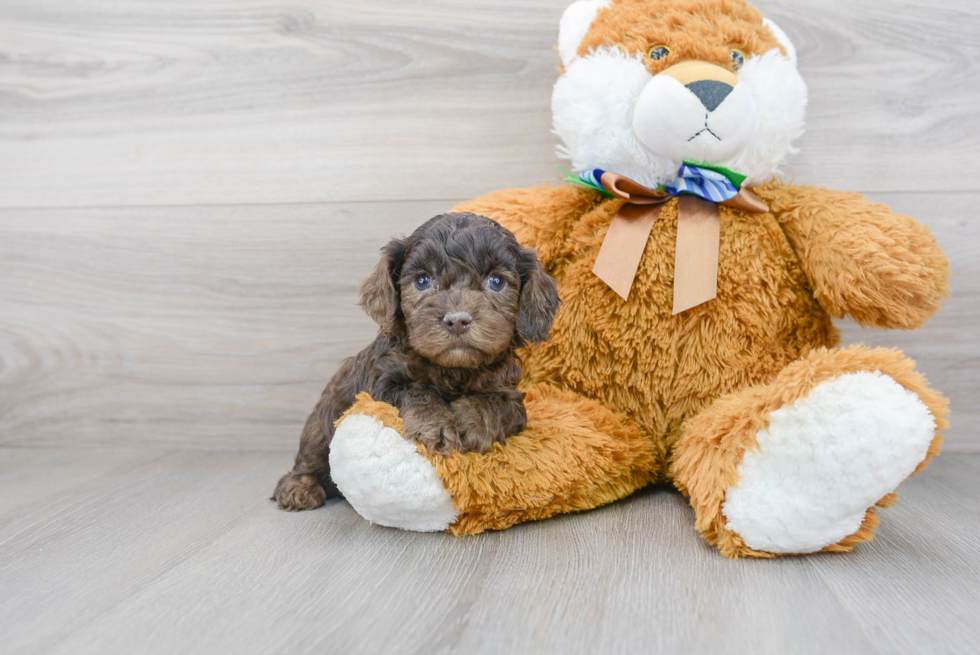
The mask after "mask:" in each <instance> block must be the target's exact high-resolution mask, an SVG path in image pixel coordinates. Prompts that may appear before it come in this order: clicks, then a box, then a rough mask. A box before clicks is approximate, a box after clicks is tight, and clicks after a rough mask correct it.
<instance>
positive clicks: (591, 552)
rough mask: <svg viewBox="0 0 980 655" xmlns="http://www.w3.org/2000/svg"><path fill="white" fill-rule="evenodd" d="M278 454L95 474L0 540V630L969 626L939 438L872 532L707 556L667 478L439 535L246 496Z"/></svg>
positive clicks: (475, 643)
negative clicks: (564, 510) (807, 545)
mask: <svg viewBox="0 0 980 655" xmlns="http://www.w3.org/2000/svg"><path fill="white" fill-rule="evenodd" d="M3 452H6V451H4V450H0V455H2V453H3ZM42 457H43V453H42ZM41 461H44V460H41ZM35 468H36V469H37V470H38V471H43V470H44V469H43V467H42V466H36V467H35ZM279 470H280V469H279V459H278V456H277V455H276V454H274V453H252V454H235V453H207V454H204V453H175V454H172V455H171V456H169V457H167V458H165V459H163V460H161V461H160V462H159V463H158V464H157V465H156V466H155V468H154V470H153V471H141V472H140V473H138V474H136V475H133V476H129V477H127V476H126V474H125V473H123V472H116V473H114V474H113V475H112V476H108V477H106V478H105V479H104V482H103V489H102V490H101V491H98V492H96V493H93V494H91V495H90V496H89V497H87V498H83V499H79V502H78V503H76V504H75V505H73V506H72V507H71V508H70V509H68V510H66V511H64V512H62V513H61V514H60V515H58V516H56V517H54V518H52V519H51V520H49V521H46V522H45V523H44V524H43V525H38V526H34V527H32V528H31V529H30V530H29V531H25V532H24V533H22V534H20V535H18V536H17V538H16V539H14V540H7V541H6V542H5V543H3V544H2V545H0V590H2V591H3V593H2V594H0V625H3V626H5V630H4V639H5V646H7V647H6V648H5V652H12V653H23V654H24V655H27V654H29V653H41V652H44V653H72V654H76V653H100V654H105V655H111V654H112V653H117V652H118V653H122V652H134V651H135V652H141V653H173V652H181V653H214V652H236V653H243V654H247V653H268V652H292V653H297V654H301V653H307V652H310V653H314V652H315V653H322V652H343V653H377V652H393V651H396V650H397V651H398V652H406V653H409V652H419V653H422V652H439V653H452V652H465V653H493V652H536V653H537V652H540V653H547V652H555V653H559V652H560V653H580V652H581V653H585V652H591V653H595V652H623V653H629V652H648V653H649V652H652V653H681V652H683V653H692V654H697V653H712V652H719V651H720V650H725V651H726V652H752V653H760V654H766V653H779V654H780V655H782V654H784V653H787V652H793V653H797V652H798V653H826V652H862V653H911V652H935V653H962V652H973V651H975V650H976V645H977V644H978V643H980V641H978V640H980V628H978V627H977V626H976V622H975V621H973V620H972V617H973V616H975V615H976V613H977V612H978V611H980V596H978V594H977V590H978V589H980V585H978V584H977V583H978V582H980V580H978V579H977V570H978V569H980V542H978V540H977V536H976V535H977V533H978V531H980V505H978V500H977V497H978V496H977V480H978V474H980V456H976V455H973V456H969V455H964V456H960V457H959V458H952V457H943V458H940V459H938V460H937V461H936V462H935V463H934V464H933V466H932V467H930V468H929V469H927V470H926V471H925V472H924V473H922V474H921V475H920V476H917V477H916V478H914V479H913V480H911V481H910V482H908V483H907V484H906V485H905V486H904V487H903V488H902V496H903V503H902V504H900V505H899V506H898V507H896V508H893V509H891V510H887V511H885V512H884V513H883V514H884V522H883V526H882V529H881V531H880V536H879V538H878V539H877V540H875V541H874V542H872V543H871V544H865V545H862V546H860V547H859V548H858V549H857V550H856V551H855V552H853V553H851V554H848V555H816V556H811V557H795V558H783V559H779V560H774V561H755V560H739V561H732V560H726V559H724V558H722V557H721V556H720V555H718V554H717V553H716V552H715V551H714V550H713V549H712V548H711V547H709V546H708V545H707V544H705V543H704V542H702V541H701V540H700V539H699V538H698V537H697V535H696V533H695V532H694V529H693V514H692V512H691V510H690V508H689V507H688V506H687V504H686V502H685V501H684V499H683V498H681V497H680V496H679V495H678V494H676V493H674V492H670V491H667V490H665V489H660V488H653V489H649V490H646V491H644V492H641V493H639V494H636V495H634V496H633V497H631V498H630V499H627V500H625V501H622V502H619V503H615V504H613V505H611V506H608V507H606V508H603V509H600V510H596V511H592V512H587V513H584V514H580V515H574V516H565V517H559V518H555V519H551V520H548V521H543V522H539V523H533V524H527V525H524V526H520V527H517V528H513V529H510V530H506V531H504V532H498V533H488V534H484V535H478V536H475V537H465V538H454V537H450V536H448V535H445V534H417V533H407V532H402V531H398V530H391V529H386V528H380V527H377V526H372V525H370V524H368V523H367V522H365V521H363V520H362V519H360V518H359V517H358V516H357V515H356V514H355V513H354V512H353V510H351V509H350V507H349V506H348V505H346V503H343V502H342V501H337V502H332V503H330V504H328V505H327V506H326V507H325V508H323V509H321V510H318V511H316V512H304V513H300V514H288V513H285V512H281V511H279V510H276V509H275V508H274V507H273V506H272V505H271V503H268V502H267V501H266V500H265V497H266V495H267V494H268V488H269V485H270V484H271V483H272V481H273V479H274V477H275V475H276V474H277V473H278V471H279ZM3 475H4V474H3V473H0V484H3V481H2V478H3ZM40 475H42V476H43V475H44V474H43V473H40ZM147 508H152V511H147Z"/></svg>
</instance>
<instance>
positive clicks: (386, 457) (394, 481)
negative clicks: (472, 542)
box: [330, 385, 664, 534]
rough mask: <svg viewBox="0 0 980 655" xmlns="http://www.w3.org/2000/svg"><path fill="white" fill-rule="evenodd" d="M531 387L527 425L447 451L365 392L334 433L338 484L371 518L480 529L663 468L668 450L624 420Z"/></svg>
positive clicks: (596, 496) (543, 513) (579, 500)
mask: <svg viewBox="0 0 980 655" xmlns="http://www.w3.org/2000/svg"><path fill="white" fill-rule="evenodd" d="M527 392H528V393H527V398H526V399H525V405H526V407H527V413H528V425H527V428H526V429H525V430H524V432H522V433H521V434H519V435H517V436H514V437H511V438H509V439H508V440H507V444H506V445H501V444H494V446H493V447H492V448H491V449H490V451H489V452H487V453H486V454H482V455H481V454H478V453H469V454H465V455H461V454H459V453H457V452H454V453H451V454H450V455H448V456H442V455H438V454H433V453H428V452H427V451H426V449H425V447H424V446H422V445H420V444H416V443H414V442H409V441H406V440H405V439H404V438H402V436H401V429H402V423H401V419H400V418H399V417H398V411H397V410H396V409H395V408H394V407H392V406H390V405H385V404H384V403H379V402H375V401H372V400H371V399H370V398H369V397H367V396H366V395H362V396H361V397H359V399H358V402H357V403H356V404H355V405H354V406H353V407H352V408H351V409H350V410H349V411H348V412H347V413H346V414H345V416H344V418H343V419H342V420H341V421H340V422H339V423H338V426H337V430H336V432H335V433H334V439H333V442H332V444H331V450H330V466H331V471H332V475H333V479H334V482H335V483H336V484H337V486H338V487H339V488H340V490H341V491H342V492H343V494H344V497H345V498H346V499H347V500H348V502H350V504H351V505H352V506H353V507H354V509H355V510H357V512H358V513H359V514H361V516H363V517H364V518H366V519H367V520H369V521H371V522H373V523H380V524H382V525H387V526H391V527H397V528H402V529H405V530H417V531H437V530H449V531H450V532H453V533H455V534H475V533H478V532H482V531H484V530H488V529H494V530H498V529H502V528H506V527H509V526H511V525H514V524H515V523H520V522H522V521H530V520H535V519H543V518H547V517H549V516H552V515H555V514H559V513H563V512H574V511H579V510H585V509H591V508H593V507H598V506H600V505H603V504H606V503H610V502H612V501H614V500H617V499H619V498H623V497H625V496H628V495H629V494H631V493H632V492H633V491H635V490H637V489H639V488H640V487H643V486H645V485H646V484H647V483H649V482H650V481H652V480H653V479H655V478H657V477H658V476H661V475H662V473H663V467H664V453H663V450H662V449H661V448H660V447H658V445H657V443H656V440H654V439H651V438H650V437H649V436H648V435H645V434H643V433H642V432H641V431H640V429H639V428H638V427H637V426H636V424H635V423H633V422H632V421H631V420H630V419H628V418H627V417H625V416H623V415H621V414H618V413H616V412H614V411H612V410H610V409H608V408H607V407H605V406H603V405H601V404H599V403H597V402H596V401H594V400H590V399H586V398H583V397H581V396H578V395H576V394H573V393H570V392H565V391H560V390H557V389H555V388H553V387H549V386H545V385H539V386H535V387H532V388H530V389H528V390H527Z"/></svg>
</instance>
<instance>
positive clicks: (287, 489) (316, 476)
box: [275, 213, 559, 511]
mask: <svg viewBox="0 0 980 655" xmlns="http://www.w3.org/2000/svg"><path fill="white" fill-rule="evenodd" d="M558 303H559V300H558V291H557V288H556V285H555V280H554V279H553V278H552V277H551V276H550V275H548V274H547V273H546V272H545V271H544V269H543V268H542V267H541V264H540V263H539V262H538V258H537V256H536V254H535V252H534V251H533V250H530V249H528V248H523V247H521V246H520V245H519V244H518V243H517V240H516V239H515V238H514V235H513V234H511V233H510V231H508V230H507V229H505V228H503V227H501V226H500V225H499V224H498V223H496V222H494V221H492V220H490V219H489V218H485V217H483V216H477V215H476V214H470V213H460V214H443V215H441V216H436V217H435V218H433V219H431V220H429V221H428V222H426V223H425V224H424V225H422V226H421V227H420V228H418V229H417V230H416V231H415V232H414V233H413V234H412V235H411V236H409V237H408V238H405V239H395V240H394V241H392V242H391V243H389V244H388V245H387V246H385V247H384V248H383V249H382V257H381V261H380V262H379V263H378V265H377V266H376V267H375V269H374V272H373V273H371V275H370V276H369V277H368V278H367V279H366V280H364V282H363V283H362V284H361V299H360V305H361V307H363V308H364V310H365V311H366V312H367V313H368V315H369V316H370V317H371V318H373V319H374V320H375V321H377V323H378V325H380V326H381V331H380V333H379V334H378V337H377V338H376V339H375V340H374V343H372V344H371V345H370V346H368V347H367V348H365V349H364V350H362V351H361V352H360V353H358V354H357V355H356V356H354V357H351V358H350V359H348V360H346V361H345V362H344V363H343V364H341V365H340V369H339V370H338V371H337V373H336V374H335V375H334V377H333V379H331V380H330V383H329V384H327V388H326V389H324V391H323V394H322V395H321V396H320V402H319V403H317V406H316V408H315V409H314V410H313V413H312V414H311V415H310V417H309V419H308V420H307V421H306V427H305V428H304V430H303V436H302V437H301V438H300V443H299V453H297V455H296V464H295V466H293V470H292V471H291V472H290V473H287V474H286V475H285V476H283V477H282V479H281V480H279V484H278V485H277V486H276V491H275V499H276V500H277V501H278V503H279V506H280V507H282V508H283V509H287V510H291V511H296V510H301V509H315V508H317V507H319V506H320V505H322V504H323V502H324V500H326V499H327V498H328V497H330V496H337V495H339V492H338V491H337V488H336V486H334V484H333V482H332V481H331V479H330V463H329V461H328V454H329V449H330V440H331V439H332V437H333V432H334V423H335V422H336V420H337V419H338V418H340V416H341V414H343V413H344V411H346V410H347V409H348V408H349V407H350V406H351V405H352V404H354V399H355V396H356V395H357V394H358V393H361V392H364V391H366V392H368V393H370V394H371V396H373V397H374V399H375V400H382V401H384V402H387V403H390V404H392V405H395V406H396V407H398V408H399V409H400V410H401V416H402V418H403V419H404V421H405V437H406V438H408V439H414V440H416V441H420V442H422V443H424V444H425V445H426V447H428V448H429V449H430V450H432V451H435V452H440V453H448V452H449V451H450V450H460V451H463V452H468V451H476V452H480V453H483V452H486V451H487V450H488V449H489V448H490V446H491V445H493V443H494V442H495V441H496V442H500V443H504V440H505V439H506V438H507V437H509V436H512V435H515V434H517V433H518V432H520V431H521V430H523V429H524V426H525V424H526V423H527V415H526V413H525V411H524V402H523V400H524V394H523V393H521V392H519V391H518V390H517V383H518V382H519V381H520V378H521V368H520V364H519V361H518V359H517V358H516V356H515V354H514V350H515V349H516V348H519V347H521V346H522V345H524V343H525V342H527V341H545V340H547V338H548V330H549V329H550V328H551V323H552V320H553V319H554V317H555V312H556V311H557V310H558Z"/></svg>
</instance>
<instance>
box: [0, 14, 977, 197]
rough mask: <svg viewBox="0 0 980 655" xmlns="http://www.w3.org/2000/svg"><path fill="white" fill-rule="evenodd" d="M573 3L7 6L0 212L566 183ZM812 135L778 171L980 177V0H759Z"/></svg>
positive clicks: (917, 180)
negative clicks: (564, 74) (561, 176)
mask: <svg viewBox="0 0 980 655" xmlns="http://www.w3.org/2000/svg"><path fill="white" fill-rule="evenodd" d="M567 4H568V0H495V1H494V2H486V1H473V0H438V1H433V2H426V3H422V4H420V3H405V2H402V1H396V0H359V1H358V2H357V3H350V2H339V1H319V0H317V1H314V0H294V1H291V2H289V3H283V2H276V1H274V0H205V1H202V0H193V1H191V0H177V1H172V2H167V3H164V4H161V3H159V2H153V1H152V0H135V1H133V2H127V3H125V5H121V4H119V3H116V2H111V1H109V0H87V2H85V3H84V4H82V5H79V4H77V3H66V2H64V1H63V0H9V1H8V2H4V3H3V4H2V6H0V86H2V88H3V89H4V92H3V94H0V117H2V120H0V179H3V180H4V184H3V185H2V186H0V206H5V207H15V206H16V207H35V206H79V205H84V206H97V205H177V204H229V203H283V202H315V201H350V200H383V199H389V200H391V199H432V198H440V199H450V198H459V197H472V196H475V195H478V194H480V193H484V192H487V191H491V190H494V189H498V188H503V187H508V186H528V185H533V184H538V183H540V182H543V181H549V180H555V179H556V176H557V172H556V170H555V164H556V163H559V162H558V160H557V159H556V158H555V155H554V149H555V145H556V141H555V137H554V136H553V135H552V134H551V129H550V101H549V98H550V93H551V86H552V84H553V82H554V80H555V77H556V71H555V68H556V66H557V64H558V59H557V56H556V55H555V53H554V50H553V46H554V43H555V41H556V38H557V25H558V19H559V16H560V15H561V12H562V10H563V9H564V7H565V6H566V5H567ZM760 5H762V8H763V9H764V10H766V11H768V12H769V13H770V15H771V16H772V17H773V18H775V19H777V21H778V22H779V23H780V24H781V25H782V27H783V28H784V29H785V30H786V31H787V32H788V33H789V34H790V35H791V36H792V38H794V39H795V40H796V42H797V44H798V50H799V54H800V61H801V70H802V72H803V75H804V78H805V79H806V80H807V82H808V84H809V87H810V110H809V118H808V129H809V132H808V134H807V136H805V137H804V138H803V140H802V142H801V143H800V146H801V148H802V154H801V155H799V156H798V157H796V158H795V159H793V160H791V162H790V163H789V164H788V165H787V167H786V169H785V170H786V172H787V174H789V175H798V179H800V180H801V181H808V182H814V183H818V184H825V185H828V186H832V187H837V188H845V189H854V190H859V191H894V190H905V189H926V190H929V189H932V190H978V189H980V187H978V183H977V181H976V178H975V176H974V175H973V172H972V170H971V169H970V167H969V166H963V165H961V163H962V162H968V161H972V160H973V159H975V157H976V153H977V152H978V151H980V114H978V113H977V112H976V111H975V107H976V106H977V104H978V103H980V74H978V73H980V71H978V64H977V62H978V61H980V50H978V48H980V38H978V37H980V26H978V24H977V21H976V20H974V15H973V9H974V7H973V2H972V0H949V1H947V2H944V3H942V4H941V5H936V4H935V3H933V2H930V1H929V0H895V1H894V2H888V3H854V2H848V1H847V0H793V1H792V2H790V1H789V0H766V1H763V2H760Z"/></svg>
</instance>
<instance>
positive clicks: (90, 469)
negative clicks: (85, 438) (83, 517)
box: [0, 448, 167, 543]
mask: <svg viewBox="0 0 980 655" xmlns="http://www.w3.org/2000/svg"><path fill="white" fill-rule="evenodd" d="M0 453H2V455H0V543H2V542H3V541H5V540H7V539H9V538H10V537H11V536H13V535H15V534H17V533H18V532H21V531H23V530H25V529H27V528H28V527H30V526H32V525H36V524H38V523H42V522H45V521H48V520H50V519H51V516H52V515H53V514H54V513H56V512H58V511H61V510H62V509H63V508H64V507H65V506H67V505H70V504H72V503H73V502H75V500H76V499H77V498H78V497H79V496H82V495H85V494H86V493H88V492H89V491H90V490H92V489H96V488H99V487H100V486H102V485H104V484H105V479H107V478H109V477H112V476H116V475H118V474H119V473H121V472H123V471H129V470H140V469H142V468H143V467H146V466H152V465H153V464H154V463H155V462H157V461H158V460H160V459H161V458H163V457H165V456H166V455H167V453H165V452H164V451H160V450H151V449H147V448H139V449H136V448H128V449H119V448H114V449H111V450H105V449H101V448H46V449H40V450H39V449H36V448H4V449H2V450H0Z"/></svg>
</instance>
